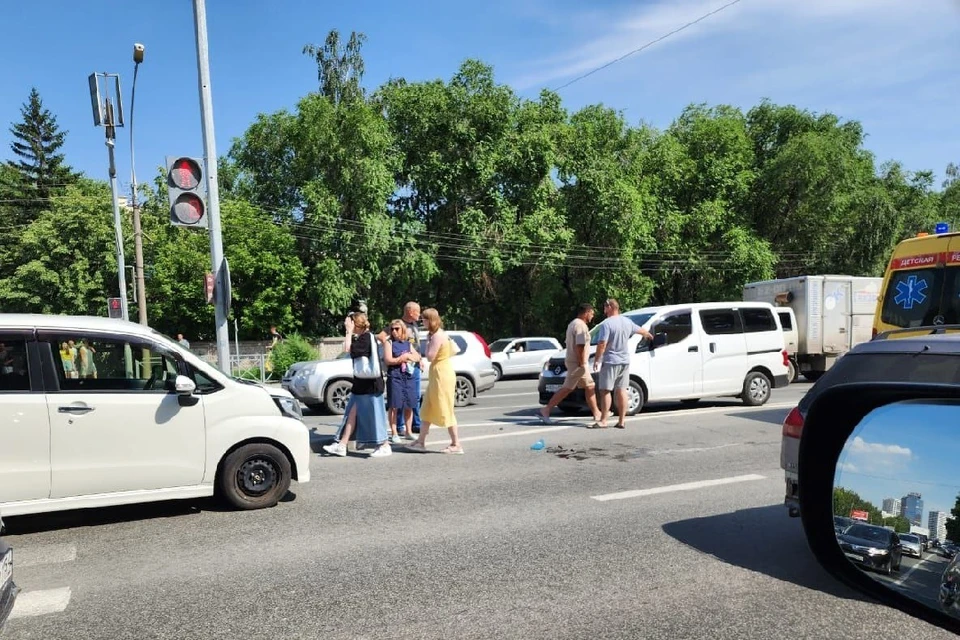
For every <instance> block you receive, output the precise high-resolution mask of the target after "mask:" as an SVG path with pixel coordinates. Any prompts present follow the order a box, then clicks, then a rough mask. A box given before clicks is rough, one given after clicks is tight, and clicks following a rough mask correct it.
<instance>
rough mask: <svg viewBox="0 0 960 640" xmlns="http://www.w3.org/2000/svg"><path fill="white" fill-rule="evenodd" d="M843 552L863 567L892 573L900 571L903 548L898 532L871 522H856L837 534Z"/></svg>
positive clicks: (887, 573)
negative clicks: (870, 523)
mask: <svg viewBox="0 0 960 640" xmlns="http://www.w3.org/2000/svg"><path fill="white" fill-rule="evenodd" d="M837 542H838V543H839V544H840V548H841V549H842V550H843V554H844V555H845V556H847V558H849V559H850V560H853V561H854V562H855V563H857V564H858V565H860V566H862V567H866V568H869V569H874V570H877V571H882V572H883V573H885V574H886V575H890V574H891V573H893V572H894V571H900V563H901V561H902V550H901V547H900V539H899V538H898V536H897V534H896V533H894V532H893V531H890V530H889V529H884V528H883V527H877V526H874V525H869V524H854V525H850V526H849V527H847V528H846V529H845V530H844V532H843V533H841V534H840V535H838V536H837Z"/></svg>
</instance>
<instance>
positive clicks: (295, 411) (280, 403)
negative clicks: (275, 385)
mask: <svg viewBox="0 0 960 640" xmlns="http://www.w3.org/2000/svg"><path fill="white" fill-rule="evenodd" d="M273 401H274V403H276V405H277V408H278V409H280V413H282V414H283V415H285V416H286V417H288V418H293V419H295V420H301V421H302V420H303V411H301V409H300V402H299V401H298V400H297V399H296V398H288V397H286V396H274V397H273Z"/></svg>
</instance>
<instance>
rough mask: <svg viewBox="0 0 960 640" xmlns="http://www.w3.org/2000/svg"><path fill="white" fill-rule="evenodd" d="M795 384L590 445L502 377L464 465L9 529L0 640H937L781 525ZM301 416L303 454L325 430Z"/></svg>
mask: <svg viewBox="0 0 960 640" xmlns="http://www.w3.org/2000/svg"><path fill="white" fill-rule="evenodd" d="M807 388H808V385H807V384H805V383H799V384H797V385H793V386H791V387H790V388H788V389H785V390H780V391H776V392H775V393H774V397H773V400H772V401H771V403H770V404H769V405H768V406H766V407H761V408H758V409H745V408H744V407H743V406H742V405H740V404H739V403H737V402H736V401H734V400H731V401H729V402H720V403H709V402H704V403H701V405H702V406H698V407H696V408H693V409H690V408H687V407H683V408H681V407H680V406H679V405H672V406H666V407H651V408H650V410H649V411H648V412H645V413H644V414H643V415H642V416H640V417H638V418H634V419H632V420H630V421H629V422H628V426H627V429H625V430H617V429H608V430H605V431H591V430H587V429H584V428H582V427H583V426H584V425H586V424H587V422H589V420H588V417H586V416H585V417H583V418H579V419H568V418H563V421H562V422H561V423H560V424H558V425H556V426H550V427H543V426H538V424H537V422H536V421H535V420H534V416H533V411H534V410H535V408H536V407H537V405H536V393H535V382H534V381H532V380H524V381H504V382H501V383H498V384H497V386H496V388H495V389H494V390H492V391H491V392H488V393H487V394H484V395H483V396H481V398H480V400H479V402H478V404H476V405H475V406H472V407H470V408H467V409H463V410H461V411H460V412H459V418H460V421H461V424H462V425H463V426H462V430H461V432H462V437H463V443H464V447H465V449H466V455H464V456H445V455H440V454H432V453H428V454H416V453H402V452H400V451H398V452H397V453H395V455H393V456H390V457H387V458H382V459H369V458H367V457H366V456H362V455H352V456H349V457H347V458H330V457H321V456H319V455H318V456H317V457H316V458H315V459H314V461H313V466H312V473H313V481H312V482H310V483H309V484H306V485H304V486H297V485H294V486H293V492H294V494H295V495H291V496H289V497H288V499H287V500H286V501H284V502H282V503H281V504H280V505H278V506H277V507H276V508H274V509H269V510H265V511H257V512H246V513H238V512H232V511H228V510H226V509H223V508H221V507H220V506H218V505H216V504H214V503H212V502H209V501H204V502H200V503H197V502H188V503H165V504H159V505H157V504H154V505H145V506H138V507H134V508H117V509H103V510H96V511H87V512H75V513H68V514H60V515H54V516H44V517H23V518H11V519H10V520H9V522H8V525H9V528H10V534H9V535H8V536H7V538H8V539H9V541H10V542H11V543H12V544H13V545H14V547H15V550H16V551H15V553H16V559H17V564H16V567H15V577H16V580H17V582H18V583H20V585H21V586H22V587H23V589H24V594H23V596H22V600H21V603H20V604H18V609H17V612H16V616H17V617H16V618H15V619H13V620H11V622H10V623H9V627H8V629H7V632H6V633H7V636H8V637H10V638H24V639H29V638H36V639H41V638H42V639H44V640H54V639H57V638H65V639H69V640H76V639H77V638H83V639H90V638H110V639H116V638H136V639H147V638H177V639H180V638H191V639H197V640H202V639H207V638H242V637H251V636H252V637H272V638H325V639H327V638H350V639H356V638H492V637H498V638H524V639H525V640H530V639H533V638H554V639H556V638H586V637H590V638H669V639H671V640H673V639H676V638H709V639H711V640H713V639H723V638H730V639H738V640H739V639H743V638H758V639H759V638H762V639H769V638H775V637H784V638H832V637H843V638H847V639H849V638H870V639H871V640H875V639H876V638H889V637H896V638H898V640H906V639H911V638H947V637H951V636H950V634H947V633H946V632H942V631H940V630H938V629H935V628H933V627H931V626H929V625H927V624H925V623H923V622H921V621H918V620H916V619H913V618H911V617H909V616H906V615H904V614H901V613H900V612H898V611H894V610H891V609H887V608H884V607H881V606H879V605H877V604H875V603H872V602H869V601H867V600H865V599H863V598H861V597H860V596H859V595H858V594H856V593H854V592H852V591H850V590H849V589H846V588H845V587H842V586H841V585H839V584H837V583H835V582H834V581H833V580H832V579H831V578H830V577H829V576H827V575H826V574H825V573H824V572H823V571H822V570H821V569H820V568H819V566H818V565H817V564H816V562H815V561H814V559H813V557H812V555H811V554H810V552H809V550H808V548H807V546H806V542H805V540H804V537H803V534H802V531H801V527H800V522H799V521H798V520H796V519H790V518H788V517H787V515H786V513H785V509H784V507H783V506H782V499H783V480H782V472H781V471H780V469H779V442H780V423H781V421H782V419H783V418H784V417H785V415H786V413H787V411H788V410H789V408H790V407H791V406H792V405H793V404H795V403H796V401H797V400H798V399H799V398H800V397H801V395H802V394H803V393H804V391H805V390H806V389H807ZM307 422H308V423H309V424H310V425H311V426H312V427H314V428H315V429H316V436H315V438H314V440H315V443H314V446H315V449H316V450H317V451H319V448H320V445H322V444H323V443H324V442H326V441H327V440H328V439H329V435H330V434H332V433H333V431H334V429H335V427H336V424H337V420H336V419H332V418H331V417H329V416H318V417H313V416H311V417H309V418H308V419H307ZM539 438H543V439H544V440H545V442H546V445H547V448H546V449H544V450H542V451H533V450H531V449H530V445H531V444H533V443H534V442H535V441H536V440H538V439H539ZM446 441H447V438H446V435H445V434H444V433H442V431H441V430H438V431H437V432H436V433H434V434H431V437H430V443H431V444H432V445H434V447H435V448H437V449H439V448H441V447H442V446H443V445H445V443H446Z"/></svg>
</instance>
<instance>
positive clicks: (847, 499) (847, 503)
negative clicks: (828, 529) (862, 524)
mask: <svg viewBox="0 0 960 640" xmlns="http://www.w3.org/2000/svg"><path fill="white" fill-rule="evenodd" d="M853 511H866V512H867V514H868V518H867V523H868V524H873V525H877V526H883V525H884V520H883V516H882V514H881V512H880V509H878V508H877V507H876V505H874V504H873V503H872V502H868V501H866V500H864V499H863V498H861V497H860V494H858V493H857V492H855V491H851V490H850V489H845V488H844V487H834V488H833V514H834V515H837V516H843V517H844V518H849V517H850V514H851V513H852V512H853Z"/></svg>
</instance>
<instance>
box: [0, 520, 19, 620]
mask: <svg viewBox="0 0 960 640" xmlns="http://www.w3.org/2000/svg"><path fill="white" fill-rule="evenodd" d="M0 534H3V518H0ZM19 592H20V589H19V588H17V585H16V583H14V581H13V549H12V548H11V547H10V545H8V544H7V543H6V542H4V541H3V538H0V632H3V627H4V625H5V624H6V622H7V619H8V618H9V617H10V612H12V611H13V605H14V603H16V601H17V594H18V593H19Z"/></svg>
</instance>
